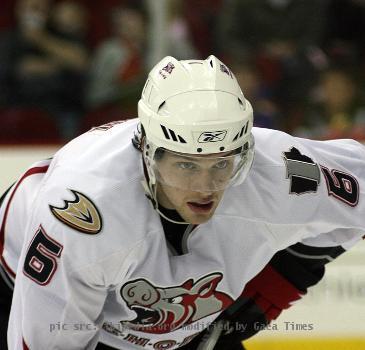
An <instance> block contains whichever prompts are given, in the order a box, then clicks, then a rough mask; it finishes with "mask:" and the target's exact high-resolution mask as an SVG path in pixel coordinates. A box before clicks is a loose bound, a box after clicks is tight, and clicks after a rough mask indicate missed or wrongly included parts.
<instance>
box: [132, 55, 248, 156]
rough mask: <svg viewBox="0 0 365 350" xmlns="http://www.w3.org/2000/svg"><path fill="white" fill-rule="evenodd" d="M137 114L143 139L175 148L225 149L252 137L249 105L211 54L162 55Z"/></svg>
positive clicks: (197, 150) (192, 151) (201, 151)
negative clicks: (196, 56) (204, 56)
mask: <svg viewBox="0 0 365 350" xmlns="http://www.w3.org/2000/svg"><path fill="white" fill-rule="evenodd" d="M138 116H139V118H140V121H141V124H142V126H143V129H144V132H145V135H146V139H147V142H151V143H152V144H154V145H155V146H156V147H162V148H164V149H167V150H171V151H175V152H181V153H188V154H211V153H220V152H227V151H232V150H236V149H238V148H240V147H242V146H243V145H245V144H246V143H247V142H250V140H252V135H251V129H252V124H253V111H252V107H251V105H250V103H249V102H248V101H247V100H246V99H245V97H244V96H243V93H242V91H241V88H240V86H239V84H238V82H237V80H236V78H235V76H234V74H233V73H232V72H231V71H230V69H229V68H228V67H227V66H226V65H225V64H223V63H222V62H221V61H220V60H218V59H217V58H216V57H215V56H209V57H208V58H207V59H206V60H187V61H178V60H176V59H175V58H173V57H170V56H167V57H165V58H164V59H162V60H161V61H160V62H159V63H158V64H157V65H156V66H155V67H154V68H153V69H152V70H151V72H150V74H149V77H148V79H147V82H146V84H145V87H144V89H143V92H142V97H141V99H140V101H139V103H138Z"/></svg>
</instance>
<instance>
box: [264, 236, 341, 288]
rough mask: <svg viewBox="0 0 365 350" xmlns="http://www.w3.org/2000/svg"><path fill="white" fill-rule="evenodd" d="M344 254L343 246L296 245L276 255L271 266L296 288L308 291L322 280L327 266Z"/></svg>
mask: <svg viewBox="0 0 365 350" xmlns="http://www.w3.org/2000/svg"><path fill="white" fill-rule="evenodd" d="M343 252H345V249H344V248H343V247H341V246H337V247H312V246H308V245H304V244H302V243H296V244H294V245H292V246H290V247H288V248H286V249H284V250H281V251H280V252H278V253H277V254H276V255H274V257H273V258H272V260H271V262H270V264H271V266H273V267H274V268H275V270H276V271H278V272H279V273H280V274H281V275H282V276H284V277H285V278H286V279H287V280H288V281H290V282H291V283H292V284H293V285H294V286H295V287H296V288H298V289H299V290H301V291H306V290H307V288H308V287H311V286H313V285H315V284H316V283H318V282H319V281H320V280H321V279H322V277H323V275H324V272H325V265H326V264H327V263H329V262H331V261H332V260H334V259H335V258H337V257H338V256H339V255H341V254H342V253H343Z"/></svg>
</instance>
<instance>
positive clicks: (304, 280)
mask: <svg viewBox="0 0 365 350" xmlns="http://www.w3.org/2000/svg"><path fill="white" fill-rule="evenodd" d="M344 251H345V249H344V248H342V247H341V246H338V247H320V248H319V247H311V246H307V245H304V244H302V243H297V244H295V245H293V246H290V247H288V248H287V249H284V250H281V251H279V252H277V253H276V254H275V255H274V257H273V258H272V259H271V261H270V262H269V263H268V265H267V266H266V267H265V268H264V269H263V270H262V271H261V272H260V273H259V274H258V275H257V276H255V278H253V279H252V280H251V281H250V282H249V283H248V284H247V285H246V287H245V289H244V291H243V293H242V295H241V296H240V297H239V298H238V299H237V300H236V302H235V303H234V304H233V305H231V306H230V307H229V308H228V309H227V310H226V311H225V312H224V313H223V314H222V315H221V316H220V317H219V318H220V319H226V320H229V322H230V325H231V333H229V334H226V335H223V336H221V337H220V339H219V341H218V343H217V345H216V347H215V349H226V348H227V346H228V348H230V349H242V345H241V342H242V340H245V339H247V338H250V337H252V336H253V335H254V334H256V333H257V332H259V331H260V330H262V329H264V327H265V326H266V325H267V324H269V323H270V322H271V321H272V320H274V319H276V318H277V317H278V316H279V315H280V313H281V312H282V311H283V310H284V309H287V308H289V307H290V306H291V303H292V302H293V301H295V300H298V299H300V298H301V297H302V296H303V295H304V294H306V293H307V289H308V288H309V287H311V286H313V285H315V284H317V283H318V282H319V281H320V280H321V279H322V277H323V275H324V273H325V265H326V264H327V263H328V262H330V261H332V260H334V259H335V258H337V257H338V256H339V255H341V254H342V253H343V252H344ZM230 344H234V346H232V345H230Z"/></svg>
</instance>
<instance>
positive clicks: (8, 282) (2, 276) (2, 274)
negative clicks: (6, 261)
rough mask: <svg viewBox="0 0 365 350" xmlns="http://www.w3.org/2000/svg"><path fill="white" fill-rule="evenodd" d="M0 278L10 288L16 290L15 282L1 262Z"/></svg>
mask: <svg viewBox="0 0 365 350" xmlns="http://www.w3.org/2000/svg"><path fill="white" fill-rule="evenodd" d="M0 280H3V281H4V282H5V284H6V285H7V287H8V288H9V289H10V290H14V282H13V281H12V279H11V278H10V277H9V275H8V274H7V272H6V271H5V269H4V268H3V266H2V265H1V263H0Z"/></svg>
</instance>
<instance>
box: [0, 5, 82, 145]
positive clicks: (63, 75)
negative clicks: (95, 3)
mask: <svg viewBox="0 0 365 350" xmlns="http://www.w3.org/2000/svg"><path fill="white" fill-rule="evenodd" d="M16 19H17V26H16V28H15V29H14V30H12V31H10V32H8V33H6V34H5V35H3V36H2V38H1V39H0V62H1V68H0V70H1V71H0V91H2V94H1V95H2V96H1V103H2V105H4V106H17V105H21V106H37V107H41V108H44V109H45V110H47V111H48V112H50V113H51V114H52V115H53V116H54V117H55V118H56V119H57V123H58V125H59V128H60V131H61V134H62V135H63V136H64V137H65V138H66V139H68V138H71V137H72V136H74V134H75V128H76V126H75V123H76V121H77V119H78V117H79V114H80V113H81V111H82V105H81V103H80V101H82V91H81V90H82V84H83V79H84V74H85V71H86V69H87V67H88V53H87V50H86V45H85V42H84V34H85V31H86V12H85V10H84V8H83V7H82V6H81V5H79V4H78V3H76V2H72V1H64V2H59V3H57V4H55V5H53V9H52V11H50V0H19V1H18V3H17V5H16Z"/></svg>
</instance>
